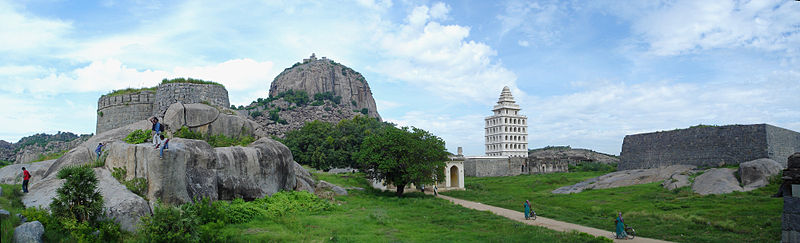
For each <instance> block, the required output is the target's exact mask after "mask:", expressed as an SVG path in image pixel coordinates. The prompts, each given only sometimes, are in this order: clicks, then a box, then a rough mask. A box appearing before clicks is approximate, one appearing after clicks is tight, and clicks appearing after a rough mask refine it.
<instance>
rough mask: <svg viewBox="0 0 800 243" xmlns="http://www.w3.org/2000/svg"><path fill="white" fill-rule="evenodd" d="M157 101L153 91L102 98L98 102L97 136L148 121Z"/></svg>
mask: <svg viewBox="0 0 800 243" xmlns="http://www.w3.org/2000/svg"><path fill="white" fill-rule="evenodd" d="M155 100H156V93H155V92H152V91H141V92H138V93H132V94H124V95H114V96H108V95H104V96H100V99H98V100H97V126H96V128H95V132H96V133H95V134H100V133H103V132H105V131H108V130H111V129H114V128H118V127H122V126H125V125H128V124H131V123H134V122H137V121H141V120H146V119H147V118H148V117H150V116H151V115H152V113H153V102H155Z"/></svg>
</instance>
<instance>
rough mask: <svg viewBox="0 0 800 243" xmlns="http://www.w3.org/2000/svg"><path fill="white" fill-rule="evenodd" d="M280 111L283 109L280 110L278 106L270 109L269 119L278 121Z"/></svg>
mask: <svg viewBox="0 0 800 243" xmlns="http://www.w3.org/2000/svg"><path fill="white" fill-rule="evenodd" d="M280 111H281V110H279V109H278V108H275V109H272V110H270V111H269V119H270V120H272V121H276V122H277V121H278V120H279V119H280V116H279V115H278V112H280Z"/></svg>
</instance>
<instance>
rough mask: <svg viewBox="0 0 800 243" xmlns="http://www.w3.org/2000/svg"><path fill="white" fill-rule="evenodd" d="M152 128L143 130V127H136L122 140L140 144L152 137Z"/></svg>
mask: <svg viewBox="0 0 800 243" xmlns="http://www.w3.org/2000/svg"><path fill="white" fill-rule="evenodd" d="M152 134H153V130H143V129H136V130H134V131H132V132H131V133H128V136H125V139H124V141H125V142H126V143H129V144H140V143H144V142H146V141H147V139H150V138H152V137H153V136H152Z"/></svg>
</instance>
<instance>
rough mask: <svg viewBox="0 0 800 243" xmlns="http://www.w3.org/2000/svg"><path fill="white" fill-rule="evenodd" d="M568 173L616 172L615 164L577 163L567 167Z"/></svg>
mask: <svg viewBox="0 0 800 243" xmlns="http://www.w3.org/2000/svg"><path fill="white" fill-rule="evenodd" d="M568 167H569V172H587V171H598V172H606V173H610V172H614V171H617V163H610V164H604V163H597V162H579V163H577V164H575V165H568Z"/></svg>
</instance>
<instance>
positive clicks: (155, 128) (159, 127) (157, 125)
mask: <svg viewBox="0 0 800 243" xmlns="http://www.w3.org/2000/svg"><path fill="white" fill-rule="evenodd" d="M150 122H152V123H153V128H152V130H153V146H155V148H158V142H159V139H158V137H159V135H161V131H164V127H163V125H161V123H160V122H158V118H157V117H153V118H151V119H150Z"/></svg>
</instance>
